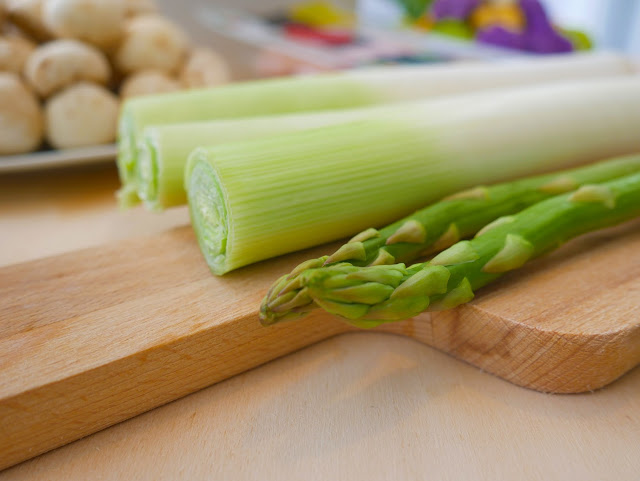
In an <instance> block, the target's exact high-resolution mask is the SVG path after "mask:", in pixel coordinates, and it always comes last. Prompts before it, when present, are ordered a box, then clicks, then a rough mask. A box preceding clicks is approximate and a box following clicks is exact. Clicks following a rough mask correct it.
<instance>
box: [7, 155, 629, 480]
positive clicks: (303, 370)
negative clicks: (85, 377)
mask: <svg viewBox="0 0 640 481" xmlns="http://www.w3.org/2000/svg"><path fill="white" fill-rule="evenodd" d="M117 185H118V182H117V175H116V172H115V168H114V167H113V166H112V165H111V164H107V165H104V166H95V167H90V168H82V169H64V170H58V171H49V172H38V173H35V172H34V173H28V174H19V175H17V174H12V175H5V176H0V265H6V264H10V263H15V262H21V261H25V260H30V259H34V258H38V257H42V256H47V255H54V254H57V253H61V252H68V251H72V250H75V249H79V248H82V247H88V246H94V245H100V244H102V243H108V242H110V241H112V240H116V239H121V238H126V237H134V236H139V235H148V234H150V233H153V232H160V231H162V230H165V229H168V228H170V227H173V226H176V225H183V224H186V223H187V222H188V215H187V211H186V209H185V208H179V209H174V210H171V211H168V212H165V213H162V214H154V213H149V212H145V211H144V210H143V209H141V208H137V209H133V210H131V211H127V212H121V211H119V210H118V208H117V205H116V203H115V199H114V191H115V189H116V188H117ZM638 445H640V369H638V368H636V369H635V370H633V371H631V372H630V373H629V374H627V375H626V376H624V377H623V378H622V379H620V380H618V381H617V382H615V383H613V384H611V385H610V386H608V387H606V388H605V389H603V390H600V391H597V392H594V393H589V394H581V395H548V394H541V393H537V392H533V391H529V390H526V389H523V388H520V387H516V386H514V385H511V384H509V383H507V382H505V381H502V380H500V379H498V378H495V377H493V376H491V375H489V374H486V373H484V372H481V371H480V370H478V369H476V368H474V367H472V366H469V365H467V364H464V363H462V362H460V361H457V360H455V359H453V358H451V357H449V356H447V355H445V354H442V353H440V352H438V351H436V350H434V349H432V348H429V347H426V346H424V345H422V344H419V343H417V342H414V341H412V340H410V339H405V338H400V337H396V336H392V335H387V334H380V333H356V334H347V335H343V336H340V337H336V338H333V339H330V340H328V341H325V342H323V343H320V344H317V345H315V346H312V347H310V348H307V349H304V350H302V351H300V352H297V353H295V354H292V355H289V356H287V357H284V358H281V359H279V360H276V361H273V362H271V363H268V364H266V365H264V366H262V367H260V368H257V369H254V370H252V371H249V372H247V373H244V374H241V375H238V376H235V377H234V378H231V379H229V380H227V381H224V382H221V383H219V384H217V385H214V386H212V387H209V388H207V389H204V390H202V391H200V392H197V393H195V394H192V395H190V396H187V397H185V398H183V399H180V400H178V401H175V402H173V403H170V404H168V405H165V406H163V407H160V408H157V409H155V410H153V411H150V412H148V413H145V414H143V415H140V416H138V417H136V418H134V419H131V420H129V421H126V422H123V423H121V424H119V425H116V426H113V427H111V428H109V429H106V430H104V431H102V432H99V433H96V434H94V435H92V436H89V437H87V438H84V439H82V440H79V441H76V442H75V443H72V444H70V445H67V446H65V447H62V448H59V449H57V450H55V451H52V452H50V453H47V454H44V455H42V456H39V457H37V458H34V459H32V460H30V461H27V462H24V463H22V464H20V465H18V466H15V467H13V468H10V469H8V470H5V471H3V472H0V480H2V481H4V480H36V479H49V480H58V479H60V480H62V479H64V480H76V479H78V480H80V479H140V480H145V479H149V480H151V479H153V480H162V479H192V480H200V479H202V480H205V479H207V480H208V479H261V480H265V479H267V480H268V479H354V480H357V479H367V480H378V479H418V478H426V477H429V478H433V479H478V480H483V479H491V480H501V479H534V480H537V479H540V480H542V479H544V480H547V479H567V478H570V479H574V478H575V479H585V480H590V479H594V480H595V479H605V478H606V479H619V480H627V479H628V480H632V479H637V473H638V472H640V457H639V456H638V455H637V454H638V449H637V447H638Z"/></svg>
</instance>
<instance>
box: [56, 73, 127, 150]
mask: <svg viewBox="0 0 640 481" xmlns="http://www.w3.org/2000/svg"><path fill="white" fill-rule="evenodd" d="M118 111H119V102H118V98H117V97H116V96H115V95H114V94H112V93H111V92H109V91H108V90H107V89H105V88H104V87H101V86H99V85H94V84H90V83H87V82H81V83H78V84H75V85H72V86H70V87H67V88H66V89H64V90H63V91H62V92H60V93H58V94H56V95H54V96H53V97H51V98H50V99H49V100H48V101H47V103H46V106H45V118H46V126H47V132H46V137H47V140H48V141H49V143H50V144H51V145H52V146H53V147H55V148H57V149H66V148H73V147H81V146H86V145H97V144H106V143H109V142H113V141H114V140H115V138H116V124H117V119H118Z"/></svg>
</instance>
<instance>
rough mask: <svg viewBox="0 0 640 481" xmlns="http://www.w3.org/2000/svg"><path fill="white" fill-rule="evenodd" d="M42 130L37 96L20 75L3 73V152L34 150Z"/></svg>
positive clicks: (0, 121) (0, 91)
mask: <svg viewBox="0 0 640 481" xmlns="http://www.w3.org/2000/svg"><path fill="white" fill-rule="evenodd" d="M42 133H43V118H42V110H41V109H40V104H39V103H38V100H37V99H36V96H35V95H34V94H33V93H32V92H31V91H30V90H29V89H27V88H26V87H25V86H24V85H23V84H22V82H21V81H20V78H19V77H18V76H17V75H15V74H12V73H0V154H1V155H6V154H19V153H23V152H29V151H31V150H35V149H36V148H38V146H39V145H40V143H41V142H42Z"/></svg>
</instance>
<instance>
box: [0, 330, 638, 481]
mask: <svg viewBox="0 0 640 481" xmlns="http://www.w3.org/2000/svg"><path fill="white" fill-rule="evenodd" d="M638 446H640V368H636V369H634V370H633V371H631V372H630V373H629V374H627V375H625V376H623V377H622V378H621V379H620V380H619V381H617V382H615V383H613V384H611V385H610V386H607V388H606V389H601V390H598V391H596V392H594V393H584V394H573V395H549V394H542V393H539V392H536V391H532V390H530V389H522V388H520V387H517V386H515V385H514V384H511V383H508V382H504V381H502V380H501V379H499V378H497V377H495V376H492V375H490V374H488V373H486V372H482V371H481V370H479V369H476V368H474V367H473V366H471V365H469V364H466V363H462V362H459V361H457V360H455V359H454V358H452V357H451V356H447V355H445V354H443V353H441V352H439V351H437V350H435V349H430V348H429V347H427V346H425V345H422V344H420V343H418V342H415V341H413V340H411V339H408V338H404V337H401V336H390V335H387V334H380V333H371V332H367V333H352V334H345V335H341V336H336V337H333V338H331V339H329V340H326V341H323V342H321V343H319V344H316V345H314V346H311V347H308V348H306V349H302V350H300V351H298V352H296V353H293V354H290V355H288V356H286V357H284V358H280V359H278V360H275V361H273V362H270V363H267V364H265V365H264V366H261V367H259V368H256V369H252V370H251V371H249V372H246V373H242V374H239V375H237V376H234V377H233V378H231V379H228V380H226V381H223V382H220V383H218V384H216V385H214V386H211V387H209V388H206V389H203V390H201V391H198V392H197V393H194V394H191V395H189V396H186V397H184V398H182V399H180V400H178V401H175V402H172V403H169V404H167V405H165V406H162V407H159V408H157V409H154V410H152V411H150V412H147V413H145V414H142V415H140V416H136V417H135V418H133V419H130V420H128V421H126V422H123V423H120V424H118V425H116V426H113V427H111V428H109V429H104V430H102V431H100V432H98V433H96V434H93V435H91V436H88V437H86V438H84V439H81V440H79V441H76V442H74V443H71V444H68V445H66V446H64V447H62V448H59V449H56V450H54V451H51V452H49V453H46V454H43V455H42V456H38V457H36V458H34V459H31V460H29V461H26V462H24V463H21V464H19V465H17V466H15V467H13V468H10V469H7V470H5V471H2V472H0V481H41V480H46V481H86V480H96V481H97V480H99V481H122V480H135V481H176V480H188V481H211V480H233V481H256V480H260V481H281V480H305V481H326V480H353V481H361V480H362V481H365V480H366V481H396V480H441V481H456V480H473V481H514V480H526V481H554V480H557V481H559V480H580V481H603V480H615V481H637V480H638V473H639V472H640V456H638V455H637V453H638Z"/></svg>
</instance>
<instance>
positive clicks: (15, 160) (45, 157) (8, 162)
mask: <svg viewBox="0 0 640 481" xmlns="http://www.w3.org/2000/svg"><path fill="white" fill-rule="evenodd" d="M116 153H117V148H116V145H115V144H108V145H95V146H91V147H79V148H77V149H67V150H49V151H41V152H31V153H28V154H20V155H0V174H2V173H9V172H24V171H29V170H38V169H47V168H56V167H66V166H70V165H86V164H96V163H102V162H107V161H112V160H114V159H115V157H116Z"/></svg>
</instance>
